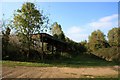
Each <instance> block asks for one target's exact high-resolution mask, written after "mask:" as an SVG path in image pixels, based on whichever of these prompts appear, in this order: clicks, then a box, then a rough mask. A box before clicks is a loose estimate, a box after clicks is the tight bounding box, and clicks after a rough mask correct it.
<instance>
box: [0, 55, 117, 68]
mask: <svg viewBox="0 0 120 80" xmlns="http://www.w3.org/2000/svg"><path fill="white" fill-rule="evenodd" d="M2 65H3V66H31V67H53V66H55V67H102V66H103V67H105V66H114V65H116V63H113V62H108V61H105V60H103V59H100V58H96V57H93V56H90V55H86V54H85V55H79V56H77V57H74V58H71V59H61V60H46V61H44V62H41V61H38V62H19V61H2Z"/></svg>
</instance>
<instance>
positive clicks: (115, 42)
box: [108, 28, 120, 46]
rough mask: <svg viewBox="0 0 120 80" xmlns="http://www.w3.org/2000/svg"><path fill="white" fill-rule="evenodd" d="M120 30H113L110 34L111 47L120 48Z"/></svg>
mask: <svg viewBox="0 0 120 80" xmlns="http://www.w3.org/2000/svg"><path fill="white" fill-rule="evenodd" d="M119 36H120V28H112V29H111V30H109V32H108V42H109V44H110V46H120V42H119Z"/></svg>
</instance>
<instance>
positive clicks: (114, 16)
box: [99, 14, 118, 22]
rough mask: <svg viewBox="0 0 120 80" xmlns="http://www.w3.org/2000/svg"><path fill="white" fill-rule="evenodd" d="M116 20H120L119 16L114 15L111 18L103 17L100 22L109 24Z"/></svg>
mask: <svg viewBox="0 0 120 80" xmlns="http://www.w3.org/2000/svg"><path fill="white" fill-rule="evenodd" d="M116 18H118V14H113V15H111V16H107V17H103V18H101V19H99V21H100V22H108V21H111V20H113V19H116Z"/></svg>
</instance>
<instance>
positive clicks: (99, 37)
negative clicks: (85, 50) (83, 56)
mask: <svg viewBox="0 0 120 80" xmlns="http://www.w3.org/2000/svg"><path fill="white" fill-rule="evenodd" d="M105 43H106V39H105V35H104V34H103V33H102V32H101V31H100V30H97V31H94V32H92V33H91V35H90V36H89V46H90V49H91V50H92V51H95V50H97V49H99V48H103V47H106V45H105Z"/></svg>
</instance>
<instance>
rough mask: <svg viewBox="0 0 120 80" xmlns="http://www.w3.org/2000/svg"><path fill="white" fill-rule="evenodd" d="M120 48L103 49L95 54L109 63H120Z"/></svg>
mask: <svg viewBox="0 0 120 80" xmlns="http://www.w3.org/2000/svg"><path fill="white" fill-rule="evenodd" d="M119 50H120V47H110V48H101V49H99V50H97V51H94V52H93V53H94V54H95V55H97V56H99V57H101V58H104V59H106V60H107V61H115V62H120V58H119V56H120V53H119V52H120V51H119Z"/></svg>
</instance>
